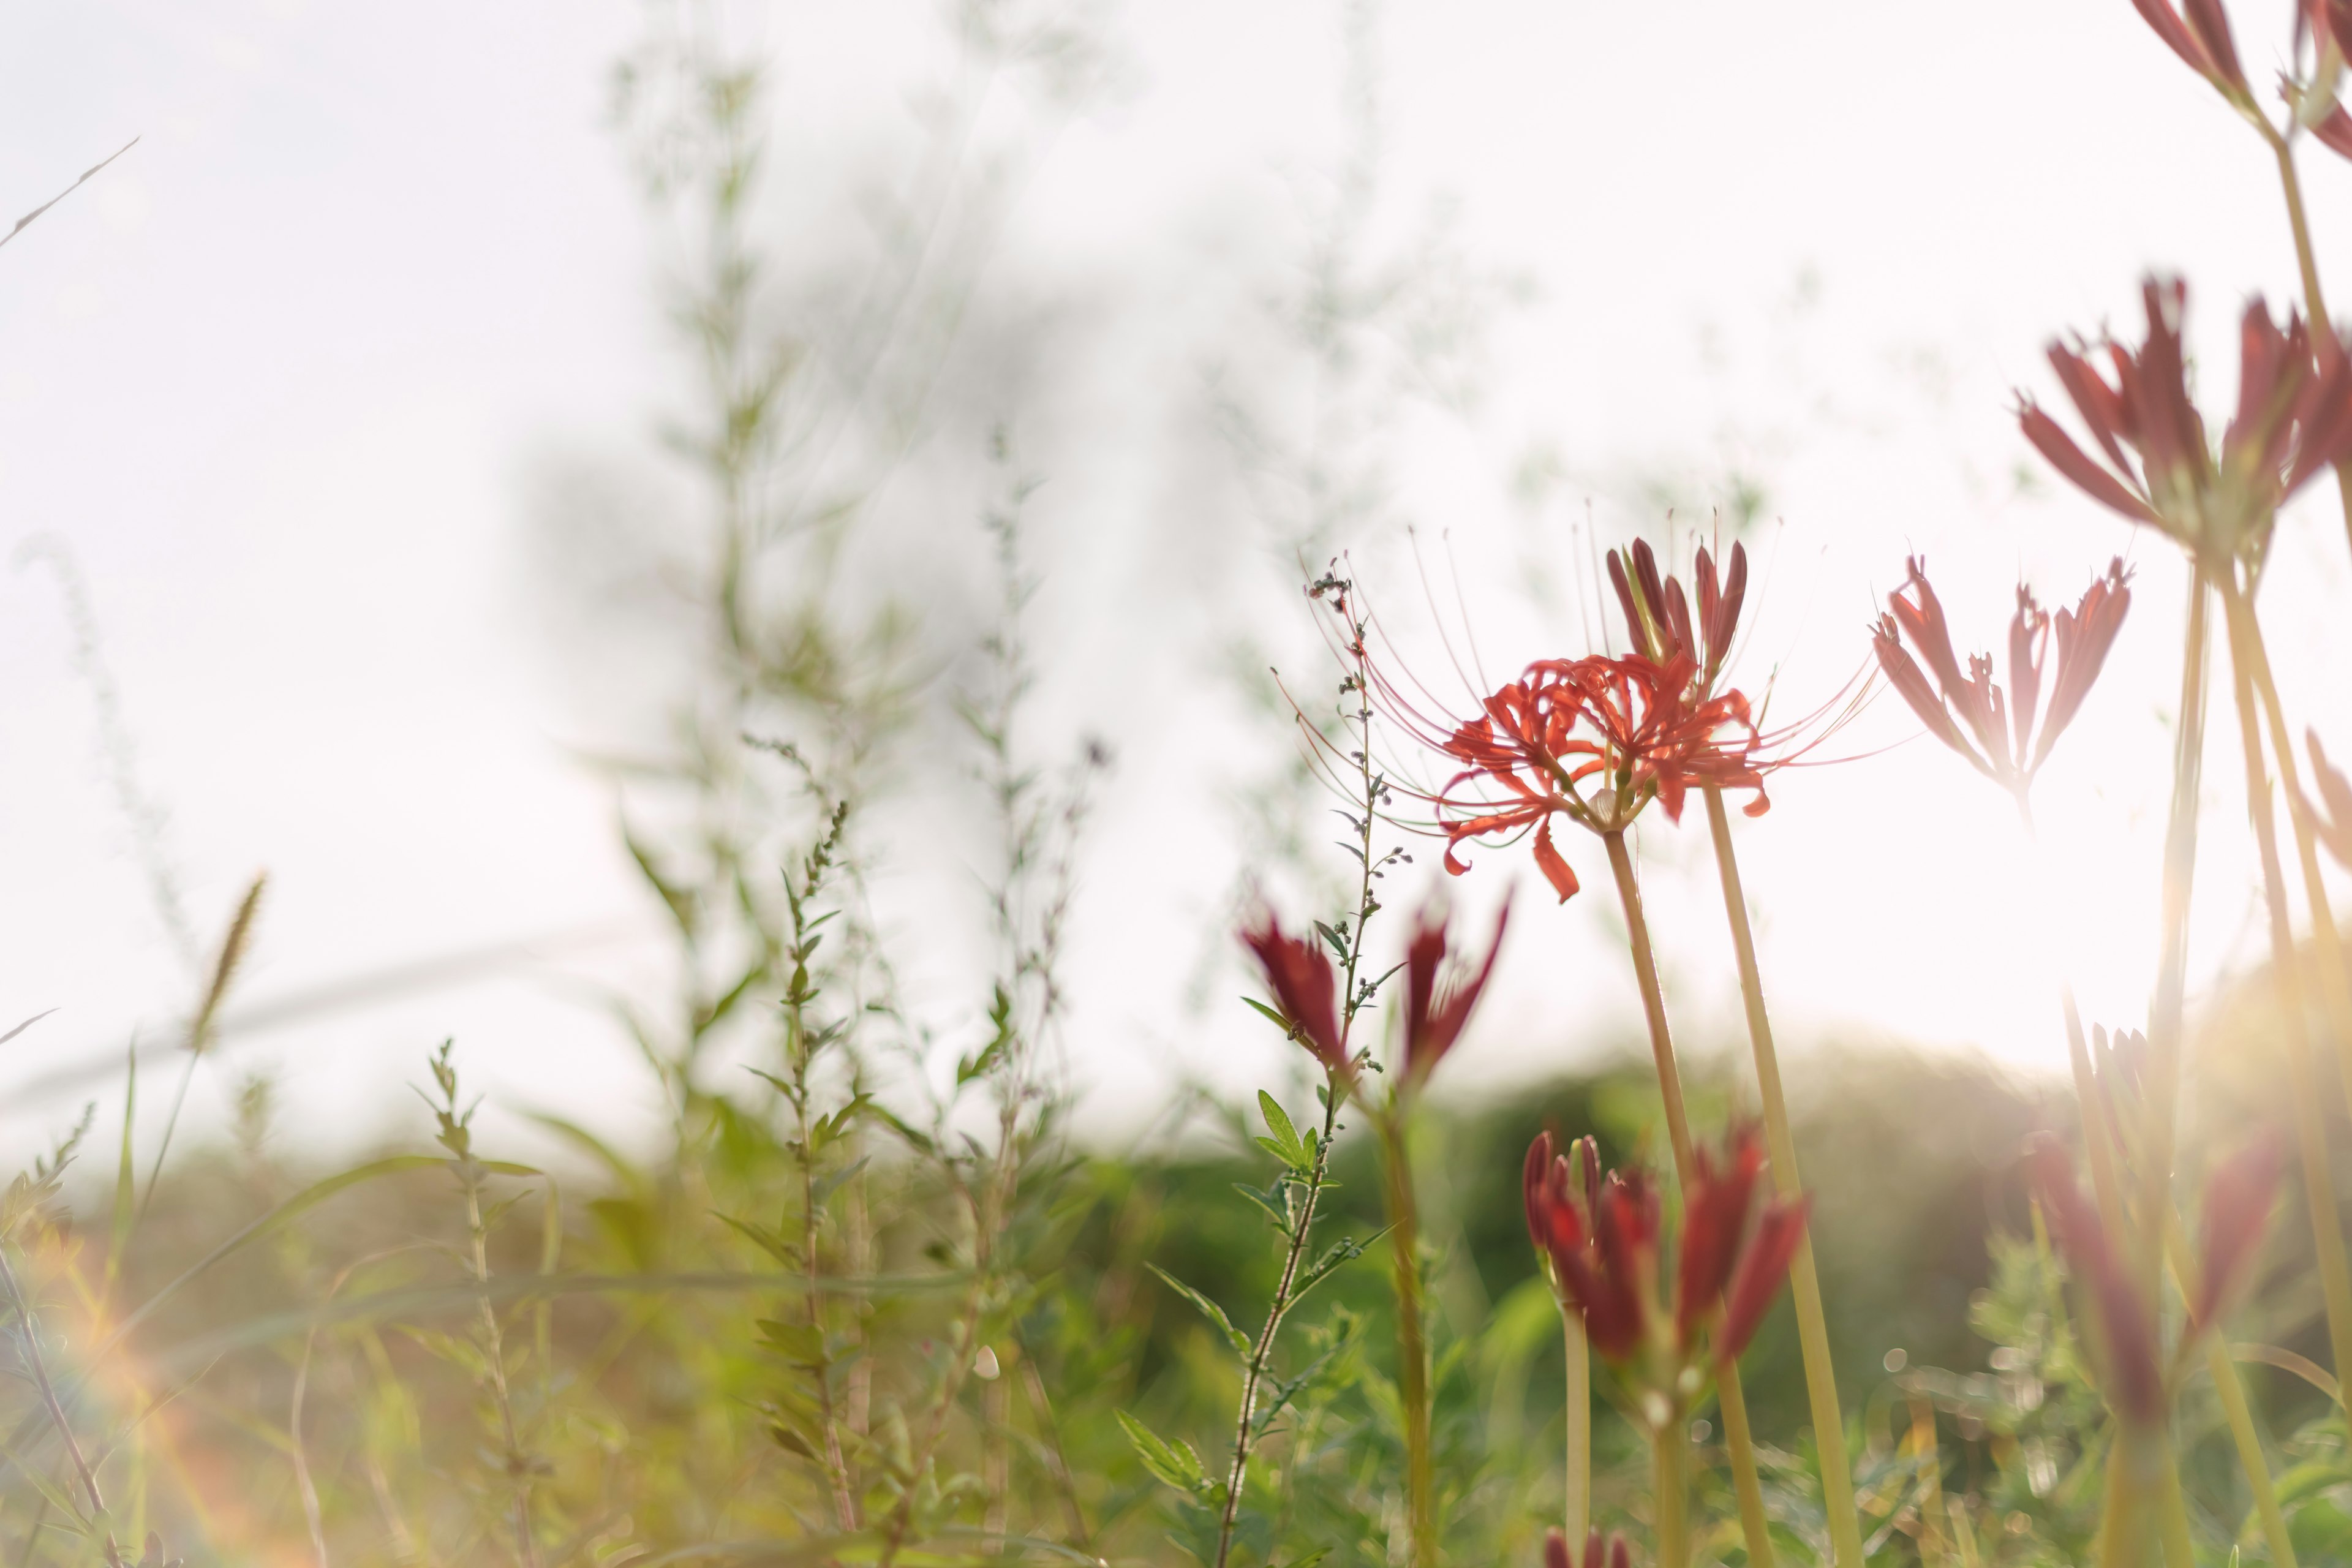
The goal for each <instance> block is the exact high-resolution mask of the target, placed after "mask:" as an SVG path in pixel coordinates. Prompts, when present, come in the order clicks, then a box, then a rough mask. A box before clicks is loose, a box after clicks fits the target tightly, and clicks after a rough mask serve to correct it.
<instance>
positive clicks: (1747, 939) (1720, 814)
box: [1570, 784, 2087, 1568]
mask: <svg viewBox="0 0 2352 1568" xmlns="http://www.w3.org/2000/svg"><path fill="white" fill-rule="evenodd" d="M1705 794H1706V823H1707V830H1708V832H1709V834H1710V835H1711V836H1712V837H1713V839H1714V841H1715V864H1716V869H1717V873H1718V874H1719V880H1720V881H1721V882H1722V884H1723V911H1724V914H1725V916H1726V917H1727V919H1728V920H1729V921H1730V922H1731V945H1732V949H1733V952H1734V953H1735V955H1736V956H1737V957H1738V963H1739V993H1740V997H1741V999H1742V1001H1743V1002H1744V1003H1745V1004H1746V1006H1747V1013H1748V1044H1749V1046H1750V1047H1752V1048H1753V1050H1754V1053H1755V1057H1756V1085H1757V1089H1758V1090H1759V1098H1760V1099H1761V1100H1762V1102H1763V1107H1764V1137H1765V1141H1766V1144H1767V1146H1768V1147H1769V1149H1770V1150H1771V1152H1772V1186H1773V1190H1774V1191H1775V1192H1777V1193H1779V1194H1780V1195H1781V1196H1782V1197H1784V1198H1794V1197H1795V1196H1796V1195H1797V1193H1798V1191H1799V1190H1800V1188H1801V1182H1800V1180H1799V1177H1798V1172H1797V1140H1796V1137H1795V1135H1794V1133H1792V1132H1791V1131H1790V1127H1789V1102H1788V1097H1787V1095H1786V1094H1785V1093H1784V1092H1783V1091H1782V1089H1781V1087H1780V1052H1779V1049H1778V1048H1777V1047H1775V1046H1774V1044H1773V1040H1772V1017H1771V1015H1770V1013H1769V1012H1768V1011H1767V1010H1766V1008H1765V1005H1764V977H1763V973H1762V971H1761V970H1760V968H1759V966H1758V964H1757V962H1756V935H1755V932H1754V931H1752V930H1751V929H1750V927H1749V925H1748V897H1747V893H1746V891H1745V889H1743V888H1742V887H1741V885H1740V879H1739V859H1738V855H1737V854H1736V853H1735V852H1734V850H1733V848H1732V842H1731V816H1730V813H1729V812H1727V810H1725V808H1724V804H1723V791H1722V790H1721V789H1719V788H1717V787H1716V786H1715V785H1713V784H1709V785H1708V786H1706V791H1705ZM2085 1065H2086V1066H2087V1063H2086V1064H2085ZM1789 1293H1790V1297H1791V1298H1792V1299H1793V1300H1795V1302H1796V1307H1797V1343H1798V1348H1799V1350H1800V1351H1801V1352H1802V1355H1803V1358H1804V1366H1805V1395H1806V1400H1807V1403H1808V1405H1810V1407H1811V1411H1812V1415H1813V1441H1814V1444H1815V1446H1816V1447H1818V1448H1819V1450H1820V1453H1821V1458H1822V1509H1823V1511H1824V1512H1825V1513H1826V1514H1827V1515H1828V1518H1829V1527H1830V1549H1831V1552H1832V1560H1833V1561H1834V1562H1835V1563H1837V1565H1838V1568H1862V1563H1863V1545H1862V1518H1861V1514H1860V1512H1859V1511H1858V1510H1856V1508H1855V1506H1854V1500H1853V1464H1852V1461H1851V1460H1850V1459H1849V1458H1847V1456H1846V1447H1845V1409H1844V1406H1843V1405H1841V1404H1839V1402H1838V1392H1837V1370H1836V1363H1835V1361H1834V1359H1833V1358H1832V1356H1831V1354H1830V1331H1829V1320H1828V1317H1827V1315H1826V1314H1825V1313H1824V1312H1823V1310H1822V1279H1821V1273H1820V1271H1819V1270H1818V1269H1817V1268H1815V1267H1814V1264H1813V1238H1812V1232H1811V1227H1810V1226H1808V1227H1807V1229H1806V1232H1805V1234H1804V1236H1803V1237H1801V1238H1800V1240H1799V1241H1798V1243H1797V1253H1796V1257H1795V1258H1793V1259H1791V1260H1790V1267H1789ZM1570 1539H1571V1540H1573V1539H1576V1538H1575V1537H1574V1536H1571V1537H1570Z"/></svg>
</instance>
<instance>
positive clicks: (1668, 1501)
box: [1650, 1368, 1729, 1568]
mask: <svg viewBox="0 0 2352 1568" xmlns="http://www.w3.org/2000/svg"><path fill="white" fill-rule="evenodd" d="M1726 1370H1727V1371H1728V1370H1729V1369H1728V1368H1727V1369H1726ZM1689 1446H1690V1434H1689V1432H1688V1431H1687V1430H1686V1429H1685V1427H1684V1426H1682V1425H1681V1424H1680V1423H1679V1422H1676V1423H1673V1424H1670V1425H1669V1426H1664V1427H1662V1428H1659V1429H1657V1430H1654V1431H1653V1432H1652V1433H1651V1434H1650V1458H1651V1464H1652V1467H1653V1468H1652V1487H1651V1489H1652V1492H1653V1494H1654V1497H1653V1502H1654V1506H1655V1507H1656V1509H1657V1513H1658V1522H1657V1531H1658V1568H1689V1564H1690V1453H1689Z"/></svg>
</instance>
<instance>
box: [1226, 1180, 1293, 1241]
mask: <svg viewBox="0 0 2352 1568" xmlns="http://www.w3.org/2000/svg"><path fill="white" fill-rule="evenodd" d="M1280 1186H1281V1183H1280V1180H1279V1178H1277V1179H1276V1188H1275V1191H1276V1193H1278V1192H1279V1191H1280ZM1234 1191H1235V1192H1237V1193H1239V1194H1241V1195H1242V1196H1244V1197H1245V1198H1247V1199H1249V1201H1250V1202H1252V1203H1254V1204H1255V1205H1257V1206H1258V1207H1260V1208H1262V1209H1264V1210H1265V1216H1266V1218H1268V1219H1270V1220H1272V1221H1274V1225H1275V1228H1276V1229H1277V1230H1279V1231H1281V1232H1282V1234H1283V1235H1285V1236H1288V1235H1289V1234H1290V1216H1289V1215H1286V1214H1285V1213H1283V1212H1282V1210H1281V1208H1280V1207H1279V1206H1278V1205H1277V1204H1276V1201H1275V1195H1274V1194H1272V1193H1264V1192H1260V1191H1259V1190H1258V1189H1257V1188H1255V1187H1253V1186H1251V1185H1250V1184H1248V1183H1247V1182H1235V1183H1234Z"/></svg>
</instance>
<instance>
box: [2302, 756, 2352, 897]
mask: <svg viewBox="0 0 2352 1568" xmlns="http://www.w3.org/2000/svg"><path fill="white" fill-rule="evenodd" d="M2303 742H2304V744H2305V745H2306V746H2308V747H2310V748H2311V778H2312V782H2313V783H2314V784H2317V785H2318V786H2319V798H2320V799H2321V800H2322V801H2324V802H2325V803H2326V809H2325V810H2322V809H2321V808H2320V807H2319V806H2315V805H2312V804H2311V802H2309V801H2307V800H2306V801H2305V802H2304V803H2303V813H2304V816H2305V818H2307V819H2308V820H2309V821H2310V823H2311V826H2312V827H2313V829H2314V831H2315V832H2316V833H2317V834H2318V835H2319V841H2320V842H2321V843H2322V844H2325V845H2326V846H2327V852H2328V853H2329V854H2330V855H2333V856H2335V857H2336V859H2337V860H2338V861H2339V862H2341V863H2342V864H2344V865H2346V866H2352V780H2347V779H2346V778H2345V776H2344V774H2343V773H2341V772H2340V771H2338V770H2337V769H2336V768H2334V767H2332V766H2330V765H2329V764H2328V761H2327V752H2326V748H2324V747H2322V746H2321V745H2320V743H2319V731H2316V730H2305V731H2304V732H2303Z"/></svg>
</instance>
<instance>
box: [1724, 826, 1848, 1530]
mask: <svg viewBox="0 0 2352 1568" xmlns="http://www.w3.org/2000/svg"><path fill="white" fill-rule="evenodd" d="M1706 825H1707V829H1708V831H1709V832H1710V833H1711V834H1712V835H1713V837H1714V839H1715V864H1716V869H1717V872H1718V873H1719V874H1720V876H1721V879H1722V883H1723V910H1724V913H1725V915H1726V916H1727V917H1728V918H1729V920H1730V921H1731V945H1732V949H1733V951H1734V952H1736V953H1737V954H1738V959H1739V994H1740V996H1741V999H1742V1000H1743V1001H1745V1002H1746V1004H1747V1007H1748V1044H1749V1045H1750V1046H1751V1047H1753V1048H1754V1051H1755V1056H1756V1085H1757V1089H1758V1090H1759V1094H1760V1097H1761V1099H1762V1100H1763V1105H1764V1137H1765V1141H1766V1143H1767V1145H1768V1146H1769V1148H1770V1150H1771V1152H1772V1186H1773V1189H1774V1190H1775V1191H1776V1192H1778V1193H1779V1194H1780V1195H1781V1196H1783V1197H1794V1196H1795V1195H1796V1194H1797V1192H1798V1190H1799V1185H1800V1183H1799V1179H1798V1172H1797V1141H1796V1138H1795V1136H1794V1135H1793V1134H1792V1133H1791V1132H1790V1130H1789V1103H1788V1100H1787V1097H1786V1096H1785V1095H1784V1094H1783V1093H1782V1091H1781V1088H1780V1052H1779V1050H1778V1049H1777V1048H1776V1047H1775V1046H1774V1045H1773V1042H1772V1018H1771V1015H1770V1014H1769V1012H1767V1011H1766V1010H1765V1006H1764V978H1763V973H1762V972H1761V970H1760V969H1759V967H1758V965H1757V963H1756V936H1755V933H1754V931H1751V930H1750V929H1749V926H1748V896H1747V893H1746V892H1745V891H1744V889H1742V887H1741V884H1740V879H1739V860H1738V856H1737V855H1736V854H1735V853H1734V851H1733V849H1732V844H1731V816H1730V813H1729V812H1727V810H1725V808H1724V804H1723V792H1722V791H1721V790H1720V789H1717V788H1716V787H1714V786H1713V785H1709V786H1708V787H1707V789H1706ZM1789 1294H1790V1297H1791V1298H1792V1299H1793V1300H1795V1302H1796V1306H1797V1342H1798V1346H1799V1348H1800V1350H1801V1352H1803V1356H1804V1363H1805V1395H1806V1400H1807V1403H1808V1404H1809V1405H1811V1409H1812V1414H1813V1440H1814V1442H1815V1444H1816V1445H1817V1446H1818V1447H1819V1448H1820V1450H1821V1456H1822V1508H1823V1510H1824V1511H1825V1512H1826V1513H1827V1514H1828V1516H1829V1527H1830V1548H1831V1552H1832V1560H1833V1561H1834V1562H1835V1563H1836V1564H1837V1568H1862V1563H1863V1548H1862V1516H1861V1514H1860V1512H1859V1511H1858V1510H1856V1509H1855V1507H1854V1500H1853V1463H1852V1461H1851V1460H1850V1459H1849V1458H1847V1456H1846V1450H1845V1407H1844V1406H1843V1405H1841V1404H1840V1403H1839V1402H1838V1392H1837V1369H1836V1363H1834V1361H1833V1360H1832V1358H1831V1355H1830V1331H1829V1320H1828V1318H1827V1316H1826V1315H1825V1314H1824V1312H1823V1311H1822V1280H1821V1274H1820V1271H1819V1270H1818V1269H1817V1268H1815V1267H1814V1265H1813V1238H1812V1234H1811V1228H1810V1227H1808V1229H1807V1232H1806V1234H1805V1236H1804V1237H1803V1238H1802V1239H1801V1240H1800V1241H1799V1242H1798V1244H1797V1255H1796V1257H1795V1258H1794V1259H1792V1260H1791V1262H1790V1268H1789ZM1728 1425H1729V1423H1728V1421H1727V1422H1726V1426H1727V1429H1728Z"/></svg>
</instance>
